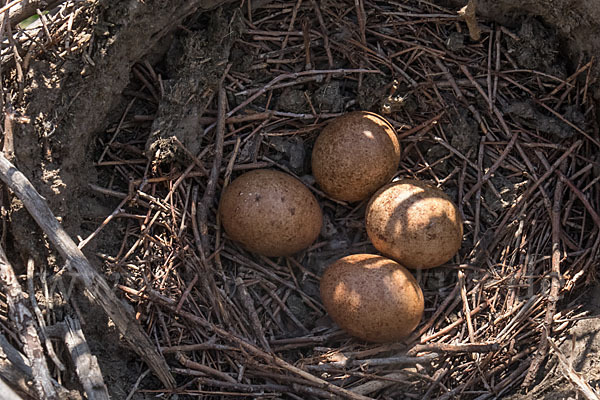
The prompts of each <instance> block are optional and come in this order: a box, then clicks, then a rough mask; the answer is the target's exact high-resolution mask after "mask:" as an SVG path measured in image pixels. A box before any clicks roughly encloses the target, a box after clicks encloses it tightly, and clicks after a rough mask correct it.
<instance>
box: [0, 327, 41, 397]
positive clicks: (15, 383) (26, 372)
mask: <svg viewBox="0 0 600 400" xmlns="http://www.w3.org/2000/svg"><path fill="white" fill-rule="evenodd" d="M0 377H2V379H5V380H6V381H7V382H10V384H11V386H12V387H13V388H14V389H15V390H18V391H19V392H20V393H23V394H24V395H27V396H29V397H31V398H35V397H36V396H35V392H34V390H33V387H32V385H31V381H32V375H31V367H30V366H29V360H28V359H27V357H25V356H24V355H23V354H22V353H21V352H20V351H19V350H17V349H15V348H14V347H13V346H12V345H11V344H10V343H9V342H8V340H6V338H5V337H4V335H2V334H0ZM0 393H2V392H1V391H0Z"/></svg>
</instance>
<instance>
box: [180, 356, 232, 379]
mask: <svg viewBox="0 0 600 400" xmlns="http://www.w3.org/2000/svg"><path fill="white" fill-rule="evenodd" d="M175 358H177V361H179V362H180V363H181V365H183V366H184V367H187V368H191V369H194V370H196V371H200V372H203V373H205V374H208V375H212V376H216V377H217V378H220V379H222V380H224V381H227V382H231V383H235V382H236V380H235V379H233V378H232V377H231V375H228V374H226V373H225V372H222V371H219V370H218V369H214V368H212V367H209V366H208V365H204V364H200V363H198V362H195V361H192V360H190V359H189V358H187V357H186V356H184V355H183V353H181V352H177V353H176V354H175Z"/></svg>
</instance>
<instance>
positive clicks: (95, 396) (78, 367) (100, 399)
mask: <svg viewBox="0 0 600 400" xmlns="http://www.w3.org/2000/svg"><path fill="white" fill-rule="evenodd" d="M63 327H64V332H63V333H64V341H65V344H66V345H67V349H68V350H69V353H70V355H71V360H73V364H75V372H76V373H77V376H78V377H79V382H81V386H83V390H85V394H86V395H87V398H88V399H90V400H108V399H109V396H108V390H107V388H106V385H105V384H104V379H103V378H102V372H101V371H100V367H99V366H98V361H97V360H96V357H95V356H94V355H92V353H91V351H90V348H89V346H88V344H87V341H86V340H85V336H84V335H83V331H82V330H81V326H80V324H79V321H78V320H76V319H72V318H70V317H68V316H67V317H65V322H64V325H63Z"/></svg>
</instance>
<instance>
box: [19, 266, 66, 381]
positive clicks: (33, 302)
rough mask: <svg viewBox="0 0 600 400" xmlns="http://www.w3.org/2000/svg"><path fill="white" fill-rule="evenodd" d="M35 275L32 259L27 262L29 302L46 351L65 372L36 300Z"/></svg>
mask: <svg viewBox="0 0 600 400" xmlns="http://www.w3.org/2000/svg"><path fill="white" fill-rule="evenodd" d="M33 274H34V261H33V259H32V258H30V259H29V260H28V261H27V291H28V292H29V301H30V302H31V307H32V308H33V312H34V314H35V316H36V317H37V321H38V324H39V327H40V337H41V339H42V340H43V341H44V344H45V345H46V350H47V351H48V355H49V356H50V358H51V359H52V361H53V362H54V364H55V365H56V367H57V368H58V369H59V370H61V371H65V366H64V365H63V363H62V362H61V361H60V359H59V358H58V356H57V355H56V352H55V351H54V346H52V341H51V340H50V339H48V337H47V335H46V332H45V331H46V321H45V320H44V316H43V315H42V310H40V307H39V306H38V303H37V300H36V298H35V289H34V286H33Z"/></svg>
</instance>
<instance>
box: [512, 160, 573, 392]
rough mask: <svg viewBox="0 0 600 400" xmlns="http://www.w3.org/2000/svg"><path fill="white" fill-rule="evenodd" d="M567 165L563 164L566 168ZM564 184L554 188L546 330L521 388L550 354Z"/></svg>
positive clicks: (532, 378)
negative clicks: (550, 270)
mask: <svg viewBox="0 0 600 400" xmlns="http://www.w3.org/2000/svg"><path fill="white" fill-rule="evenodd" d="M564 165H565V164H563V166H564ZM563 186H564V183H563V181H562V180H559V181H558V182H557V183H556V187H555V188H554V204H553V205H552V283H551V286H550V295H549V296H548V308H547V309H546V318H545V321H544V330H543V331H542V338H541V339H540V346H539V348H538V352H537V353H536V355H535V357H534V359H533V361H532V362H531V365H530V366H529V370H528V371H527V375H526V376H525V380H524V381H523V383H522V384H521V387H529V386H530V385H531V383H532V382H533V380H534V379H535V376H536V375H537V373H538V370H539V368H540V366H541V364H542V361H543V360H544V358H546V353H547V352H548V339H549V336H550V333H551V330H552V322H553V320H554V313H555V312H556V303H557V301H558V293H559V292H560V279H561V274H560V231H561V228H560V212H561V203H562V191H563Z"/></svg>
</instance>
